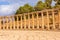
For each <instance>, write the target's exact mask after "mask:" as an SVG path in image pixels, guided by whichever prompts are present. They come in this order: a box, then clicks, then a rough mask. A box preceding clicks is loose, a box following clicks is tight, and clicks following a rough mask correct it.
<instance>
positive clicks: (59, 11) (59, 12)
mask: <svg viewBox="0 0 60 40" xmlns="http://www.w3.org/2000/svg"><path fill="white" fill-rule="evenodd" d="M58 14H59V29H60V10H58Z"/></svg>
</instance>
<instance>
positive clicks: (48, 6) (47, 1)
mask: <svg viewBox="0 0 60 40" xmlns="http://www.w3.org/2000/svg"><path fill="white" fill-rule="evenodd" d="M52 1H55V2H56V5H55V6H53V7H52V6H51V4H52ZM57 7H59V8H60V0H45V2H42V1H38V2H37V4H36V5H35V6H34V7H32V6H31V5H29V4H25V5H24V6H21V7H20V8H19V9H18V10H17V12H16V14H22V13H28V12H32V11H41V10H43V9H51V8H57Z"/></svg>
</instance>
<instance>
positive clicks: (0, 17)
mask: <svg viewBox="0 0 60 40" xmlns="http://www.w3.org/2000/svg"><path fill="white" fill-rule="evenodd" d="M1 26H2V25H1V17H0V29H1Z"/></svg>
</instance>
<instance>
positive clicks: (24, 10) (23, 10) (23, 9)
mask: <svg viewBox="0 0 60 40" xmlns="http://www.w3.org/2000/svg"><path fill="white" fill-rule="evenodd" d="M32 11H34V8H33V7H32V6H30V5H29V4H25V5H24V6H22V7H20V8H19V9H18V10H17V12H16V14H22V13H28V12H32Z"/></svg>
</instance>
